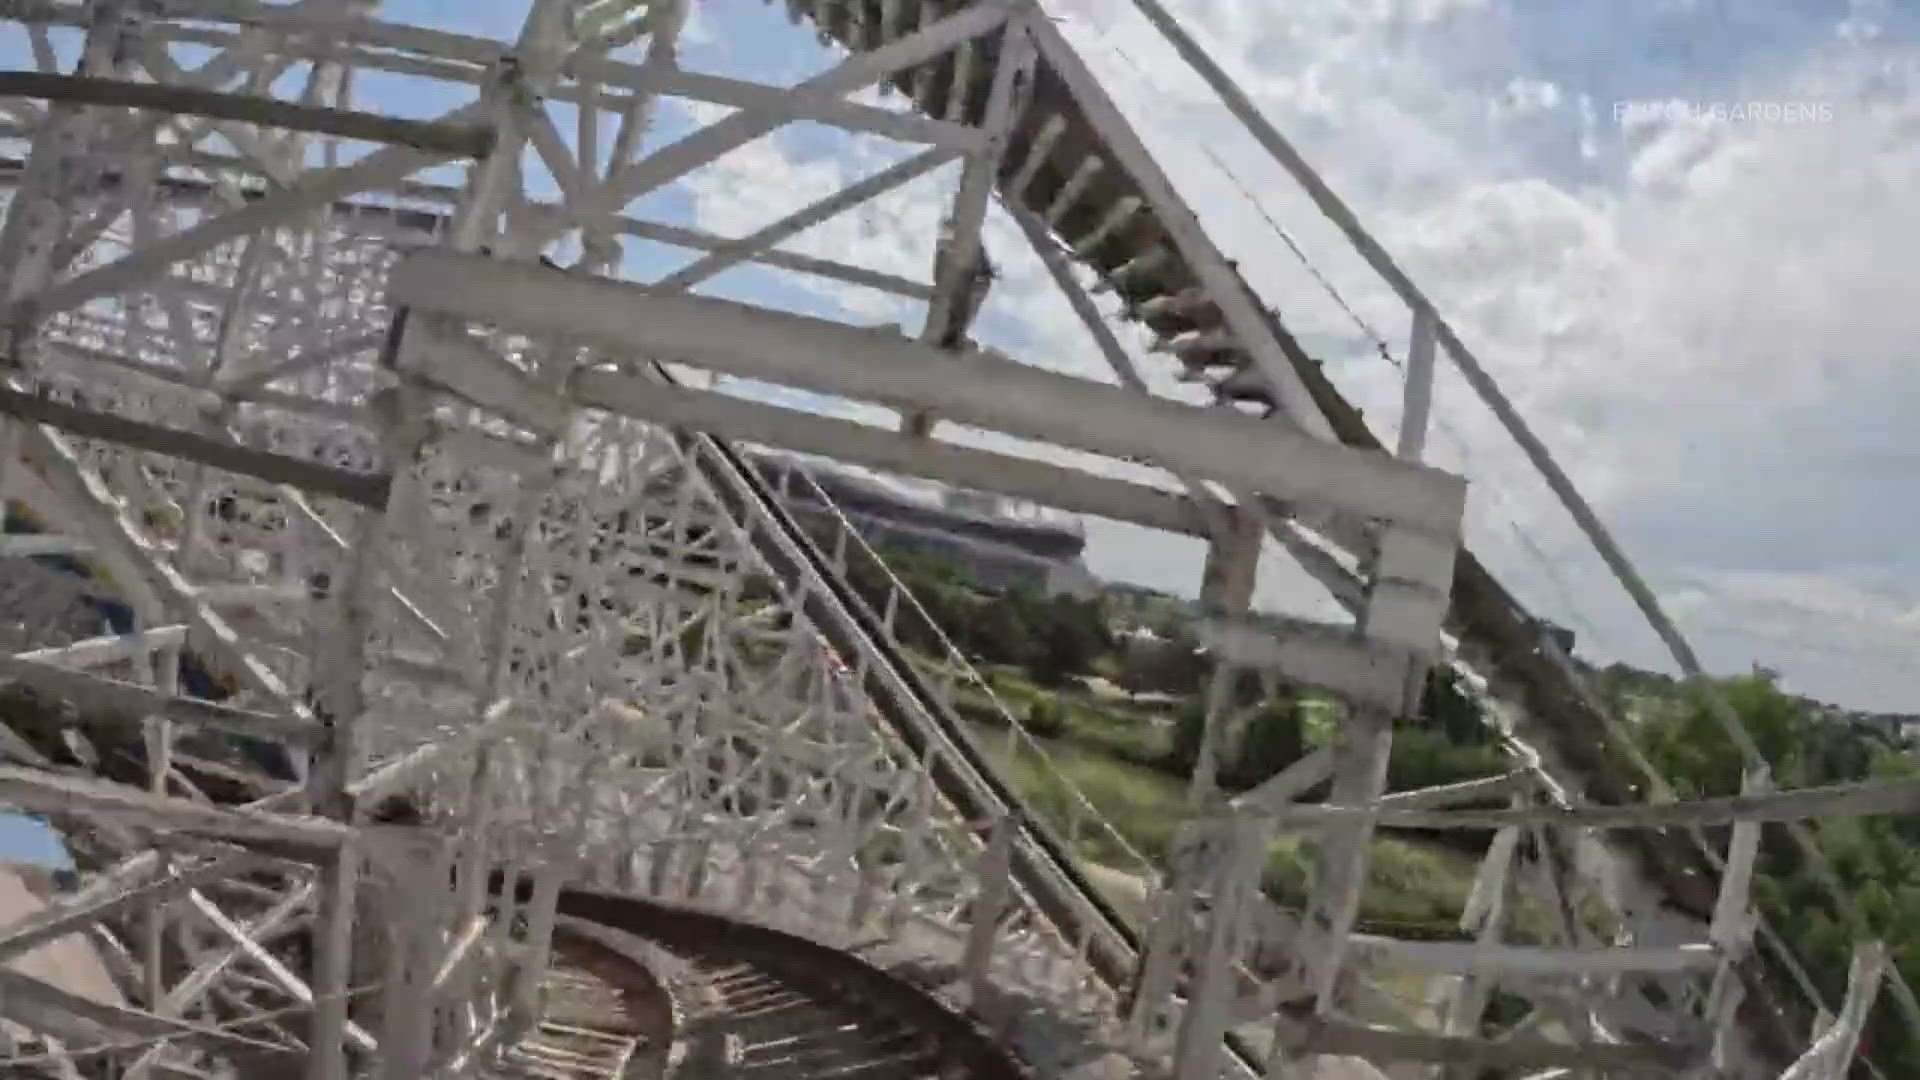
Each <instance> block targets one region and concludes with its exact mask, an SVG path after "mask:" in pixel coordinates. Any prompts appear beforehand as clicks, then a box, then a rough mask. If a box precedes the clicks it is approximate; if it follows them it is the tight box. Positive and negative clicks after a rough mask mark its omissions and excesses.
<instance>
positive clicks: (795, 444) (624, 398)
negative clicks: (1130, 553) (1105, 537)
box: [573, 369, 1206, 536]
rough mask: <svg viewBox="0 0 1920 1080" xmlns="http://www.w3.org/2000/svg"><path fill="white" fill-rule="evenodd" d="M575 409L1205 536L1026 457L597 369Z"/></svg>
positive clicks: (1109, 485) (1185, 519)
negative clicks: (595, 410) (599, 411)
mask: <svg viewBox="0 0 1920 1080" xmlns="http://www.w3.org/2000/svg"><path fill="white" fill-rule="evenodd" d="M573 397H574V400H575V402H576V403H578V404H580V405H582V406H586V407H590V408H601V409H607V410H609V411H612V412H617V413H620V414H622V415H625V416H631V417H634V418H635V419H639V420H646V421H649V422H651V423H656V424H663V425H671V426H673V427H678V428H684V429H686V430H690V431H700V432H705V433H707V434H709V435H713V436H715V437H716V438H721V439H737V440H741V441H745V442H754V443H765V444H769V445H772V446H778V447H782V448H785V449H788V450H795V451H799V452H801V453H807V454H819V455H822V456H825V457H831V458H834V459H836V460H839V461H845V462H850V463H853V464H858V465H865V466H868V467H870V468H874V469H880V470H882V471H885V472H894V473H902V474H905V475H908V476H918V477H924V478H926V479H929V480H938V481H941V482H943V483H948V484H953V485H955V486H957V487H963V488H971V489H974V490H980V491H995V492H999V493H1001V494H1005V495H1013V496H1016V497H1018V498H1022V499H1030V500H1032V501H1034V502H1037V503H1040V504H1042V505H1044V506H1053V507H1057V508H1059V509H1062V510H1067V511H1070V512H1073V513H1080V514H1093V515H1095V516H1097V517H1104V518H1111V519H1113V520H1115V521H1125V522H1130V523H1132V524H1135V525H1143V526H1145V527H1147V528H1150V529H1160V530H1163V531H1166V532H1173V533H1182V534H1185V535H1189V536H1203V535H1205V531H1206V524H1205V520H1204V518H1203V517H1202V516H1201V514H1200V512H1199V509H1198V507H1196V506H1195V505H1194V504H1193V502H1192V501H1191V500H1190V499H1185V498H1182V497H1181V496H1179V495H1175V494H1173V493H1172V492H1168V491H1162V490H1159V489H1157V488H1150V487H1147V486H1145V485H1143V484H1136V483H1133V482H1132V481H1128V480H1119V479H1115V478H1113V477H1107V476H1100V475H1098V474H1095V473H1089V472H1085V471H1082V470H1079V469H1073V468H1067V467H1064V466H1060V465H1051V464H1048V463H1046V462H1043V461H1036V460H1034V459H1032V458H1021V457H1014V456H1012V455H1009V454H999V453H995V452H993V451H990V450H977V449H974V448H972V447H966V446H957V445H955V444H952V443H945V442H940V441H938V440H933V439H927V440H919V439H911V438H907V437H905V436H903V435H900V434H899V433H897V432H893V431H889V430H887V429H885V428H880V427H873V426H870V425H867V424H862V423H859V422H857V421H852V420H843V419H840V418H838V417H831V416H823V415H820V414H818V413H810V412H803V411H800V410H797V409H789V408H785V407H783V406H779V405H771V404H766V403H763V402H756V401H747V400H743V399H741V398H736V397H731V396H728V395H726V394H721V393H716V392H713V391H708V390H695V389H690V388H687V387H680V386H671V385H667V384H664V383H660V382H657V381H654V380H651V379H647V378H643V377H640V376H637V375H623V374H619V373H617V372H613V371H609V370H605V369H599V370H583V371H581V372H579V373H578V374H576V375H575V376H574V378H573Z"/></svg>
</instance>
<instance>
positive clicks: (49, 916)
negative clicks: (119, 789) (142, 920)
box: [0, 851, 246, 963]
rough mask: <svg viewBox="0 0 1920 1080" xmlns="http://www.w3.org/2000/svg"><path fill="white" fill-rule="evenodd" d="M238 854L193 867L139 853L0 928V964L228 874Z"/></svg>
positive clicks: (238, 863)
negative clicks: (65, 894) (112, 917)
mask: <svg viewBox="0 0 1920 1080" xmlns="http://www.w3.org/2000/svg"><path fill="white" fill-rule="evenodd" d="M245 861H246V860H244V859H242V858H238V857H232V858H222V859H215V860H213V861H211V862H204V863H201V864H199V865H197V866H180V865H177V864H176V865H168V864H167V863H166V862H164V861H163V860H162V858H161V856H160V853H159V852H157V851H144V852H141V853H140V854H138V855H135V856H133V857H132V858H130V859H127V860H126V861H124V862H121V863H120V864H118V865H116V866H114V867H112V868H111V869H109V870H107V871H105V872H103V873H101V874H99V875H98V876H96V877H95V878H94V879H93V880H92V881H89V882H88V883H87V885H86V887H85V888H83V889H81V890H80V891H79V892H77V893H74V894H73V895H72V896H67V897H62V898H60V899H57V900H54V901H52V902H51V903H49V904H48V905H47V906H46V907H44V908H41V909H40V910H39V911H36V912H34V913H33V914H31V915H28V916H27V917H25V918H23V919H18V920H15V921H14V922H11V923H9V924H7V925H6V926H4V927H0V963H4V962H5V961H6V960H9V959H11V958H12V957H15V956H19V955H21V954H23V953H27V952H31V951H33V950H34V949H35V948H37V947H39V946H40V945H43V944H45V943H46V942H49V941H57V940H59V939H60V938H62V937H65V936H66V935H68V934H70V933H73V932H75V931H77V930H81V929H84V928H85V927H86V925H87V924H88V923H91V922H97V921H99V920H101V919H105V918H108V917H110V916H112V915H114V914H115V913H116V912H119V911H123V910H125V909H126V908H128V907H131V906H133V905H135V904H142V903H149V902H152V901H155V900H157V899H159V898H161V897H164V896H168V895H171V894H173V893H176V892H184V891H186V890H187V889H190V888H193V887H194V886H196V885H200V884H204V883H206V882H209V881H215V880H218V879H220V878H223V877H231V876H232V875H233V874H234V873H235V872H236V871H237V870H240V869H242V868H243V867H244V865H245Z"/></svg>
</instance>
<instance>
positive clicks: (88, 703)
mask: <svg viewBox="0 0 1920 1080" xmlns="http://www.w3.org/2000/svg"><path fill="white" fill-rule="evenodd" d="M7 682H17V683H21V684H23V685H26V686H30V687H33V688H34V689H36V690H38V691H40V692H42V693H45V694H49V695H51V696H53V697H56V698H59V699H61V700H64V701H70V702H72V703H73V704H74V705H75V707H77V708H79V709H80V710H81V712H82V713H83V714H84V715H86V716H88V717H89V718H92V719H112V720H119V721H122V722H124V723H127V724H130V725H137V724H139V723H141V722H142V721H143V720H144V719H145V718H147V717H150V716H157V717H161V718H164V719H165V720H167V721H168V722H169V723H176V724H185V725H187V726H189V727H195V728H207V729H210V730H213V731H226V732H232V733H233V734H236V735H250V736H254V737H256V738H268V739H274V740H277V741H279V742H283V743H287V744H290V745H293V746H306V745H309V744H311V743H312V742H314V741H315V740H316V739H317V738H318V737H319V734H320V725H319V724H318V723H316V722H315V721H313V720H310V719H305V718H302V717H296V716H285V715H281V714H278V713H265V712H256V711H254V710H251V709H236V708H234V707H232V706H230V705H222V704H219V703H218V702H213V701H205V700H202V699H200V698H190V697H183V696H180V695H177V694H165V693H162V692H160V691H159V690H154V689H152V688H149V687H145V686H141V685H139V684H138V683H130V682H121V681H120V680H118V679H107V678H102V677H101V676H98V675H89V674H87V673H86V672H84V671H71V670H68V669H67V668H62V667H55V666H53V665H52V664H46V663H40V662H38V661H34V660H26V659H22V658H19V657H11V656H0V683H7Z"/></svg>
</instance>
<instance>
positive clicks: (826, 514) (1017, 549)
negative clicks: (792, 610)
mask: <svg viewBox="0 0 1920 1080" xmlns="http://www.w3.org/2000/svg"><path fill="white" fill-rule="evenodd" d="M753 463H754V466H755V468H756V469H758V470H759V471H760V473H761V474H762V475H763V476H765V477H767V478H768V479H769V480H770V481H774V482H775V483H776V484H777V481H778V474H779V473H780V472H781V471H782V469H783V468H784V467H785V466H786V465H787V464H789V463H790V462H789V461H788V460H785V459H782V458H779V457H775V456H773V455H769V454H756V455H753ZM803 467H804V468H805V469H806V471H807V472H808V474H809V475H811V476H812V477H813V480H814V482H815V483H816V484H818V485H819V486H820V490H822V491H824V492H826V494H827V497H828V498H830V499H832V500H833V502H834V504H835V505H836V506H838V507H839V509H840V512H841V513H842V514H845V515H846V517H847V520H848V521H851V522H852V523H853V524H854V526H855V527H857V528H858V529H859V530H860V533H861V535H863V536H865V537H866V538H867V540H868V541H869V542H871V543H874V544H888V545H895V546H898V547H903V548H910V549H913V550H917V551H925V552H930V553H933V554H936V555H941V556H944V557H946V558H948V559H951V560H953V561H954V562H955V563H957V564H959V565H960V566H961V567H962V568H963V569H964V571H965V573H966V574H967V576H968V578H969V579H970V580H971V581H972V582H973V583H974V584H975V585H977V586H979V587H980V588H983V589H988V590H994V591H1002V590H1006V589H1012V588H1017V587H1021V586H1026V587H1030V588H1035V589H1039V590H1041V591H1043V592H1046V593H1049V594H1058V593H1066V594H1070V595H1075V596H1086V595H1091V594H1092V593H1094V592H1096V591H1098V589H1099V587H1100V583H1099V581H1098V579H1096V578H1095V577H1094V576H1093V574H1092V573H1091V572H1089V571H1088V570H1087V567H1086V564H1085V563H1084V562H1083V561H1082V555H1083V554H1084V553H1085V551H1086V547H1087V537H1086V533H1085V531H1084V530H1083V529H1081V527H1080V525H1079V522H1078V521H1077V520H1075V519H1064V520H1062V519H1057V518H1055V519H1049V518H1043V517H1041V516H1039V515H1038V514H1033V513H1029V514H1024V515H1023V514H1021V513H1020V512H1019V507H1018V505H1017V504H1015V503H1014V502H1013V501H1011V500H1008V499H1006V498H1005V497H1003V496H999V495H992V494H987V493H984V492H975V491H963V490H958V489H948V490H945V491H943V492H941V493H940V494H938V495H932V496H927V495H916V494H914V493H911V492H908V491H906V490H902V489H899V488H896V487H894V486H892V485H889V484H886V483H883V482H881V481H880V480H877V479H872V478H869V477H865V476H861V475H858V474H856V473H853V472H849V471H846V470H843V469H839V468H835V467H833V466H830V465H822V464H816V463H813V462H808V463H806V464H805V465H804V466H803ZM785 493H786V495H787V499H786V506H787V509H788V510H789V511H790V512H792V513H793V515H794V517H795V518H796V519H797V520H798V521H799V523H800V525H801V526H802V527H803V528H806V529H807V530H808V531H809V532H813V533H815V534H816V535H817V536H830V535H831V532H832V529H833V528H834V523H833V521H832V518H831V511H830V510H829V509H828V508H827V507H826V506H825V504H823V503H821V502H820V501H819V500H817V499H812V498H809V497H808V496H809V495H811V494H812V493H811V492H810V491H809V490H807V489H806V487H805V485H792V486H789V487H787V488H786V489H785Z"/></svg>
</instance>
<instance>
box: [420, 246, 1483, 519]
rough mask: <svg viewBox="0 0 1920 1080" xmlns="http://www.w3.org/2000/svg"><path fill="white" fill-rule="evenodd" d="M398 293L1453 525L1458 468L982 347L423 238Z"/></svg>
mask: <svg viewBox="0 0 1920 1080" xmlns="http://www.w3.org/2000/svg"><path fill="white" fill-rule="evenodd" d="M388 290H389V295H390V297H391V299H392V300H393V301H394V302H396V303H402V304H408V305H413V306H418V307H420V308H423V309H425V310H430V311H443V312H446V313H449V314H456V315H461V316H463V317H466V318H469V319H476V320H492V321H498V322H500V323H502V324H504V325H508V326H512V327H515V328H518V329H523V330H530V331H541V332H547V333H554V334H559V335H563V336H569V337H573V338H576V339H587V340H592V341H598V342H603V343H607V344H612V345H617V346H622V347H626V348H632V349H638V350H642V351H645V352H647V353H649V354H651V355H653V356H655V357H657V358H659V359H662V360H680V361H685V362H689V363H694V364H699V365H702V366H706V367H711V368H715V369H717V370H721V371H725V372H727V373H728V374H732V375H738V376H743V377H746V378H754V379H764V380H767V381H770V382H775V383H782V384H785V385H791V386H798V387H801V388H804V389H809V390H814V391H817V392H821V393H827V394H837V395H840V396H843V397H848V398H854V399H860V400H869V401H878V402H880V403H882V404H885V405H889V406H892V407H896V408H903V409H915V408H931V409H933V410H935V411H936V412H938V413H940V414H941V415H942V416H945V417H948V418H949V419H952V420H954V421H956V422H959V423H965V424H972V425H975V426H978V427H983V428H987V429H989V430H998V431H1003V432H1006V433H1008V434H1011V435H1017V436H1020V437H1023V438H1030V439H1039V440H1042V441H1047V442H1053V443H1056V444H1058V445H1062V446H1070V447H1074V448H1076V449H1080V450H1086V451H1089V452H1091V453H1096V454H1107V455H1111V456H1116V457H1135V458H1142V459H1145V460H1148V461H1152V462H1154V463H1156V464H1161V465H1165V466H1167V467H1168V468H1171V469H1175V470H1186V471H1189V472H1193V473H1196V474H1198V475H1201V476H1206V477H1210V478H1214V479H1219V480H1222V481H1226V482H1229V483H1237V484H1241V485H1244V486H1246V487H1248V488H1251V489H1253V490H1257V491H1260V492H1262V493H1264V494H1267V495H1270V496H1273V497H1274V498H1278V499H1282V500H1286V501H1292V502H1302V503H1310V504H1318V505H1323V506H1327V507H1329V508H1332V509H1336V510H1340V511H1344V512H1346V513H1350V514H1354V515H1356V516H1360V517H1367V518H1373V517H1378V518H1384V519H1387V520H1390V521H1394V522H1397V523H1399V524H1401V525H1402V526H1404V527H1406V528H1409V529H1418V530H1421V531H1426V532H1431V533H1435V534H1438V535H1442V536H1445V537H1448V538H1453V537H1457V536H1458V533H1459V529H1460V521H1461V516H1462V514H1463V512H1464V507H1465V492H1466V486H1465V483H1464V482H1463V481H1461V480H1460V479H1459V478H1458V477H1454V476H1450V475H1448V474H1446V473H1442V472H1440V471H1438V470H1435V469H1429V468H1426V467H1424V466H1417V465H1408V464H1404V463H1401V462H1397V461H1395V460H1393V459H1392V458H1389V457H1386V456H1385V455H1381V454H1375V453H1369V452H1367V451H1362V450H1355V449H1351V448H1348V447H1344V446H1336V445H1333V444H1329V443H1324V442H1321V441H1319V440H1317V439H1314V438H1311V437H1309V436H1307V435H1304V434H1302V433H1300V432H1298V431H1296V430H1289V429H1286V428H1284V427H1281V426H1279V425H1274V424H1270V423H1267V422H1266V421H1263V420H1260V419H1257V418H1255V417H1251V416H1243V415H1240V414H1237V413H1228V412H1223V411H1220V410H1215V409H1201V408H1197V407H1194V406H1191V405H1185V404H1181V403H1178V402H1173V401H1167V400H1162V399H1157V398H1148V397H1143V396H1141V395H1138V394H1135V393H1132V392H1131V391H1128V390H1125V389H1122V388H1120V387H1115V386H1108V385H1105V384H1102V383H1095V382H1091V381H1088V380H1084V379H1075V378H1071V377H1068V376H1065V375H1059V374H1055V373H1053V372H1049V371H1043V370H1041V369H1039V368H1034V367H1029V366H1027V365H1024V364H1019V363H1016V362H1014V361H1012V360H1007V359H1004V358H1000V357H996V356H992V355H989V354H986V353H970V354H963V355H955V354H953V353H950V352H947V351H945V350H941V349H933V348H929V347H927V346H924V345H920V344H917V343H914V342H910V341H907V340H905V339H903V338H901V337H900V336H899V335H897V334H889V333H886V332H883V331H876V330H866V329H859V328H855V327H849V326H845V325H842V324H839V323H834V322H829V321H827V320H823V319H813V318H808V317H805V316H799V315H790V314H786V313H784V312H776V311H770V310H767V309H763V308H755V307H752V306H750V305H747V304H739V303H735V302H732V301H727V300H718V299H712V298H708V297H662V296H656V295H652V294H651V293H650V292H649V291H648V290H646V289H645V288H642V287H639V286H633V285H627V284H623V283H620V282H615V281H610V280H607V279H602V278H580V277H576V276H574V275H570V274H564V273H559V272H555V271H552V270H546V269H543V268H541V267H539V266H537V265H526V264H522V265H512V264H506V263H502V262H500V261H498V260H491V259H484V258H477V257H473V256H464V255H456V254H453V253H449V252H442V251H422V252H417V253H415V254H413V255H411V256H409V257H408V258H407V259H405V260H404V261H402V262H401V263H400V264H399V265H398V266H397V267H396V268H395V270H394V273H393V276H392V277H391V278H390V279H389V283H388Z"/></svg>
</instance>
